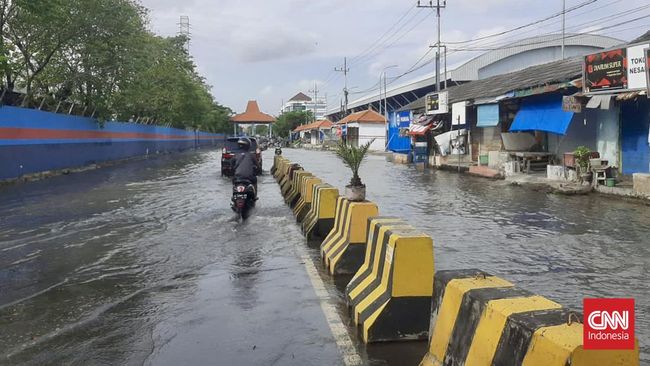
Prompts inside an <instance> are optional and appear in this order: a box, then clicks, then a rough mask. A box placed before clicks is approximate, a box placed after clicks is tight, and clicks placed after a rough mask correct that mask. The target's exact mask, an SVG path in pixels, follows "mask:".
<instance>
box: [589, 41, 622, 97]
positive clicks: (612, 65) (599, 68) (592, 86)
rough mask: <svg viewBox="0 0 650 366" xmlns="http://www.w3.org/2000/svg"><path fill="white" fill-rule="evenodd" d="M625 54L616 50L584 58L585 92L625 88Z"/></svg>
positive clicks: (620, 50)
mask: <svg viewBox="0 0 650 366" xmlns="http://www.w3.org/2000/svg"><path fill="white" fill-rule="evenodd" d="M627 83H628V80H627V52H626V49H624V48H622V49H618V50H613V51H607V52H599V53H595V54H593V55H588V56H586V57H585V83H584V87H585V91H586V92H593V91H599V90H611V89H625V88H627Z"/></svg>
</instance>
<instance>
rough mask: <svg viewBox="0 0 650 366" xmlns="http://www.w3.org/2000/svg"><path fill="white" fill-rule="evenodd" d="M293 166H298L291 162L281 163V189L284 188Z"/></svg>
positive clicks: (279, 181) (279, 180)
mask: <svg viewBox="0 0 650 366" xmlns="http://www.w3.org/2000/svg"><path fill="white" fill-rule="evenodd" d="M292 165H298V164H294V163H292V162H290V161H286V162H282V163H281V165H280V168H279V169H278V184H279V185H280V188H282V186H283V185H284V184H285V182H286V180H287V178H288V175H289V172H291V166H292Z"/></svg>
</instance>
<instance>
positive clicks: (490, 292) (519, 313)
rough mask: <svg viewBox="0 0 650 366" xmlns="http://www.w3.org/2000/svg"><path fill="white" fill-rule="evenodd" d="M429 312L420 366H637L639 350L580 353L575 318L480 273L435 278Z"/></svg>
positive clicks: (443, 273) (447, 273)
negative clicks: (426, 334) (428, 323)
mask: <svg viewBox="0 0 650 366" xmlns="http://www.w3.org/2000/svg"><path fill="white" fill-rule="evenodd" d="M431 310H432V312H431V321H430V336H429V350H428V353H427V355H426V356H425V357H424V359H423V360H422V362H421V363H420V365H421V366H426V365H475V364H480V365H515V366H517V365H526V366H555V365H557V366H565V365H571V366H577V365H585V366H586V365H621V366H622V365H638V364H639V353H638V346H637V349H636V350H629V351H627V350H625V351H623V350H621V351H587V350H584V349H583V348H582V333H583V327H582V324H580V323H579V321H576V320H579V319H580V318H581V316H580V315H579V314H578V315H576V314H575V313H572V312H570V311H569V310H567V309H564V308H562V306H561V305H560V304H558V303H555V302H553V301H551V300H548V299H546V298H544V297H542V296H539V295H535V294H532V293H530V292H528V291H525V290H522V289H519V288H516V287H514V285H513V284H512V283H510V282H508V281H506V280H503V279H501V278H498V277H495V276H492V275H490V274H487V273H485V272H482V271H479V270H475V269H472V270H454V271H439V272H437V273H436V275H435V280H434V293H433V299H432V309H431ZM572 315H573V316H572Z"/></svg>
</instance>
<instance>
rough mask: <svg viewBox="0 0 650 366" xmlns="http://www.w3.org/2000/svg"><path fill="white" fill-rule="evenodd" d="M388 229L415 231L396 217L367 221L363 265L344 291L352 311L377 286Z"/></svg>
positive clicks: (380, 217)
mask: <svg viewBox="0 0 650 366" xmlns="http://www.w3.org/2000/svg"><path fill="white" fill-rule="evenodd" d="M390 228H400V229H408V228H411V229H413V230H415V228H413V227H412V226H410V225H407V224H406V223H405V222H404V221H402V219H399V218H396V217H384V216H377V217H373V218H369V219H368V239H367V240H366V253H365V258H364V261H363V264H362V265H361V267H360V268H359V270H358V271H357V273H356V274H355V275H354V277H352V279H351V280H350V282H348V284H347V286H346V289H345V299H346V302H347V304H348V307H350V308H351V309H353V308H354V307H355V306H356V305H358V304H359V301H360V299H363V298H365V297H366V296H368V294H369V293H370V291H372V290H373V289H375V288H377V286H379V281H380V280H381V271H383V269H384V267H383V266H380V264H381V263H382V260H383V259H384V258H385V257H386V244H387V242H388V238H389V235H386V232H387V231H388V229H390Z"/></svg>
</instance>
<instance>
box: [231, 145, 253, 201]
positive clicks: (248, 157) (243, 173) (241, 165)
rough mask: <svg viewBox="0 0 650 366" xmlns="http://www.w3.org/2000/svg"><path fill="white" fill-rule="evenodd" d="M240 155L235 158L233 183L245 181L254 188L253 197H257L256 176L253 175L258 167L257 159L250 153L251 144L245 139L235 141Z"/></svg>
mask: <svg viewBox="0 0 650 366" xmlns="http://www.w3.org/2000/svg"><path fill="white" fill-rule="evenodd" d="M237 144H238V145H239V147H240V150H241V151H242V152H241V153H238V154H237V157H236V158H235V177H234V179H233V182H236V181H241V180H247V181H249V182H251V183H253V185H254V186H255V195H256V196H257V175H256V174H255V173H256V172H257V170H258V169H259V167H258V162H257V157H256V156H255V153H254V152H251V151H250V147H251V142H250V140H249V139H247V138H240V139H239V141H237Z"/></svg>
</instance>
